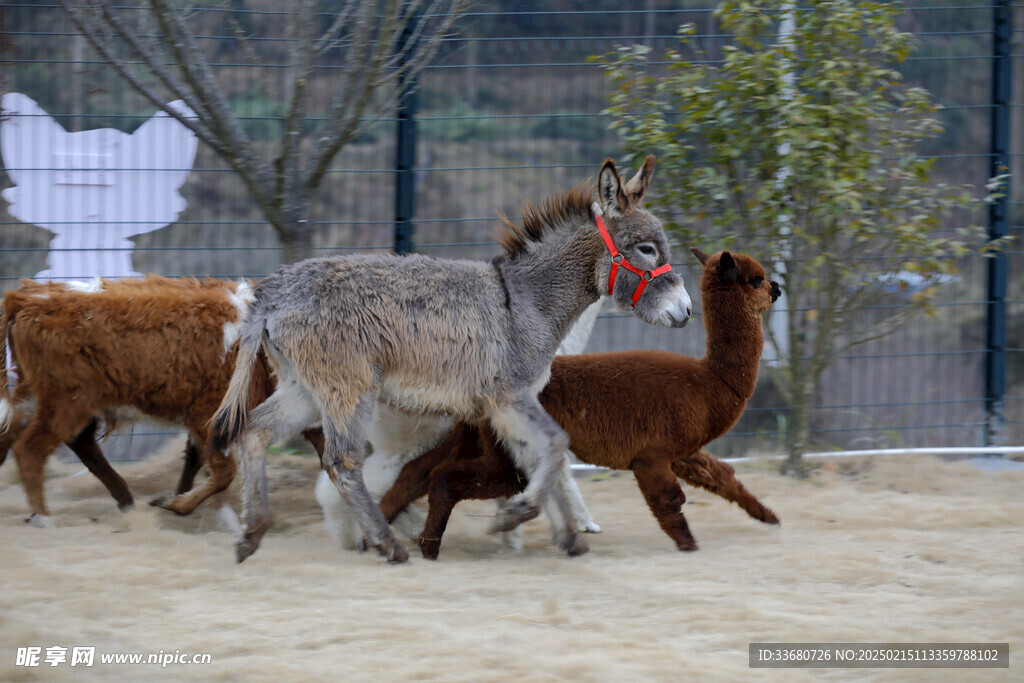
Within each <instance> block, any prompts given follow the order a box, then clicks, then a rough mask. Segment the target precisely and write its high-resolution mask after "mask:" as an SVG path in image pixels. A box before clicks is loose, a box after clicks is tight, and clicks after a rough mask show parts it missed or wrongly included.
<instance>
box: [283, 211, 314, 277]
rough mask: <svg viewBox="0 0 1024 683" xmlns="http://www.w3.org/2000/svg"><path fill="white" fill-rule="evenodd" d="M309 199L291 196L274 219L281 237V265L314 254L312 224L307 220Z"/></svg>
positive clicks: (295, 261) (310, 256) (301, 259)
mask: <svg viewBox="0 0 1024 683" xmlns="http://www.w3.org/2000/svg"><path fill="white" fill-rule="evenodd" d="M309 203H310V202H309V199H303V198H300V197H295V196H292V197H291V198H290V199H287V200H285V202H284V206H283V207H281V211H280V213H279V214H278V216H277V220H275V221H274V228H275V230H277V234H278V236H279V237H280V238H281V265H282V266H285V265H289V264H292V263H298V262H299V261H304V260H306V259H308V258H312V257H313V256H315V253H314V251H313V236H314V232H315V230H314V226H313V223H312V222H311V221H310V220H309Z"/></svg>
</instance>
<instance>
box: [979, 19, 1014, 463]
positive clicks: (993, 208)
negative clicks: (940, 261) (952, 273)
mask: <svg viewBox="0 0 1024 683" xmlns="http://www.w3.org/2000/svg"><path fill="white" fill-rule="evenodd" d="M1012 11H1013V10H1012V6H1011V4H1010V0H996V2H995V6H994V9H993V12H992V111H991V118H990V134H991V138H990V151H991V163H990V166H989V175H990V177H995V176H998V175H1006V174H1007V173H1009V171H1010V88H1011V80H1010V67H1011V61H1010V59H1011V57H1010V40H1011V37H1012V26H1013V24H1012ZM1009 201H1010V197H1009V192H1008V190H1007V191H1006V192H1004V193H1003V196H1002V197H1000V198H999V199H997V200H996V201H995V202H993V203H992V204H990V205H989V210H988V230H989V237H991V238H993V239H996V238H999V237H1003V236H1005V235H1007V234H1008V232H1009ZM987 266H988V272H987V287H988V302H987V311H986V326H985V327H986V329H985V343H986V353H985V415H986V421H987V424H986V429H985V445H986V446H992V445H998V444H999V443H1000V442H1001V441H1002V436H1003V427H1004V424H1005V419H1006V418H1005V415H1004V411H1003V407H1004V395H1005V393H1006V277H1007V256H1006V254H1005V253H1002V252H997V253H996V254H995V255H994V256H993V257H991V258H989V259H987Z"/></svg>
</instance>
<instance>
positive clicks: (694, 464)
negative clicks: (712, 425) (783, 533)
mask: <svg viewBox="0 0 1024 683" xmlns="http://www.w3.org/2000/svg"><path fill="white" fill-rule="evenodd" d="M672 471H673V472H674V473H675V475H676V476H677V477H679V478H680V479H682V480H683V481H685V482H686V483H688V484H690V485H691V486H699V487H701V488H702V489H707V490H708V491H710V492H711V493H714V494H715V495H716V496H721V497H722V498H724V499H726V500H728V501H730V502H733V503H736V504H737V505H739V506H740V507H741V508H743V509H744V510H746V512H747V514H748V515H750V516H751V517H753V518H754V519H756V520H759V521H761V522H764V523H765V524H778V523H779V518H778V517H776V516H775V513H774V512H772V511H771V510H769V509H768V508H767V507H765V506H764V505H762V504H761V501H759V500H758V499H757V498H755V497H754V496H753V495H752V494H751V493H750V492H749V491H747V489H746V488H744V487H743V484H742V483H741V482H740V481H739V479H737V478H736V471H735V470H734V469H733V468H732V465H730V464H729V463H726V462H722V461H721V460H719V459H717V458H715V457H714V456H712V455H711V454H710V453H708V452H707V451H697V452H696V453H694V454H692V455H688V456H686V457H685V458H679V459H678V460H676V461H675V462H673V463H672Z"/></svg>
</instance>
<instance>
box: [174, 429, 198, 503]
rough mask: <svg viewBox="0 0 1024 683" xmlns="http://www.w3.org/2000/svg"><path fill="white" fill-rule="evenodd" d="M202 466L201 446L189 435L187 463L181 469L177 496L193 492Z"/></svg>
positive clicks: (186, 454) (186, 444) (176, 490)
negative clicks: (197, 474)
mask: <svg viewBox="0 0 1024 683" xmlns="http://www.w3.org/2000/svg"><path fill="white" fill-rule="evenodd" d="M201 465H202V459H201V457H200V453H199V446H198V445H197V444H196V441H195V439H194V438H192V435H191V434H189V437H188V442H186V443H185V462H184V464H183V465H182V467H181V478H180V479H178V487H177V488H176V489H174V492H175V493H176V494H177V495H179V496H180V495H181V494H183V493H187V492H189V491H191V490H192V486H193V485H194V484H195V480H196V473H198V472H199V467H200V466H201Z"/></svg>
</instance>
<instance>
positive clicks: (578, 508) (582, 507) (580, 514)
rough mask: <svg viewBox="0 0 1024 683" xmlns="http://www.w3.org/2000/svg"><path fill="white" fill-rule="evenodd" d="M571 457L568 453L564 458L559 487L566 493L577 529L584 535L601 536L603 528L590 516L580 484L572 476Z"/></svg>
mask: <svg viewBox="0 0 1024 683" xmlns="http://www.w3.org/2000/svg"><path fill="white" fill-rule="evenodd" d="M569 455H570V454H569V453H566V454H565V456H564V462H563V463H562V472H561V474H560V475H559V485H560V486H561V487H562V492H563V493H565V498H566V500H567V501H568V502H569V508H570V509H571V510H572V518H573V521H574V522H575V523H576V528H577V529H579V530H580V531H582V532H584V533H588V534H599V533H601V527H600V526H598V524H597V522H595V521H594V518H593V517H592V516H591V515H590V510H589V509H587V504H586V502H585V501H584V500H583V494H582V493H581V492H580V487H579V484H577V483H576V477H574V476H573V475H572V464H571V463H570V461H569Z"/></svg>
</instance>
